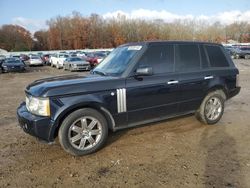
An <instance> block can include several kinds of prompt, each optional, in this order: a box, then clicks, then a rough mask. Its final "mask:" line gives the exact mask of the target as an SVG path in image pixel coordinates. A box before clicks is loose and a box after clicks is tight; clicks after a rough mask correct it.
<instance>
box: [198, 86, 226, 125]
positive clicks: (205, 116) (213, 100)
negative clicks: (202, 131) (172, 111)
mask: <svg viewBox="0 0 250 188" xmlns="http://www.w3.org/2000/svg"><path fill="white" fill-rule="evenodd" d="M225 100H226V95H225V93H224V92H223V91H222V90H216V91H214V92H211V93H209V94H208V95H207V96H206V97H205V98H204V100H203V101H202V103H201V106H200V108H199V109H198V110H197V112H196V117H197V119H199V120H200V121H201V122H203V123H205V124H209V125H211V124H215V123H217V122H218V121H219V120H220V119H221V117H222V115H223V113H224V103H225Z"/></svg>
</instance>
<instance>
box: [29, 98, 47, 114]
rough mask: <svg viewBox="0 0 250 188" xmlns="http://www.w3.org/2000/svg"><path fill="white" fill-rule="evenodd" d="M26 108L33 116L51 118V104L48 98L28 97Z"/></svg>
mask: <svg viewBox="0 0 250 188" xmlns="http://www.w3.org/2000/svg"><path fill="white" fill-rule="evenodd" d="M26 107H27V109H28V111H30V112H31V113H32V114H35V115H39V116H50V104H49V99H48V98H37V97H32V96H26Z"/></svg>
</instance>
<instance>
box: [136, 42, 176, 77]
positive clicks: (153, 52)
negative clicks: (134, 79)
mask: <svg viewBox="0 0 250 188" xmlns="http://www.w3.org/2000/svg"><path fill="white" fill-rule="evenodd" d="M147 66H148V67H152V68H153V72H154V74H160V73H167V72H173V71H174V46H173V45H171V44H166V45H152V46H149V47H148V49H147V51H146V52H145V53H144V54H143V56H142V58H141V60H140V62H139V67H147Z"/></svg>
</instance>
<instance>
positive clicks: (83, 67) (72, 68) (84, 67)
mask: <svg viewBox="0 0 250 188" xmlns="http://www.w3.org/2000/svg"><path fill="white" fill-rule="evenodd" d="M71 70H73V71H80V70H90V65H77V66H72V67H71Z"/></svg>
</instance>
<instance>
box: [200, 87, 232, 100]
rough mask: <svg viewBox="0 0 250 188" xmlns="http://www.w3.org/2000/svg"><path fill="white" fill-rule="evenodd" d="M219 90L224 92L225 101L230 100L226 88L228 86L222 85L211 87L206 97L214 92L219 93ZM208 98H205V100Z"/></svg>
mask: <svg viewBox="0 0 250 188" xmlns="http://www.w3.org/2000/svg"><path fill="white" fill-rule="evenodd" d="M217 90H221V91H223V93H224V94H225V99H227V98H228V89H227V87H226V85H220V84H217V85H214V86H212V87H210V88H209V89H208V90H207V92H206V95H207V94H209V93H211V92H214V91H217ZM205 97H206V96H204V98H205Z"/></svg>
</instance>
